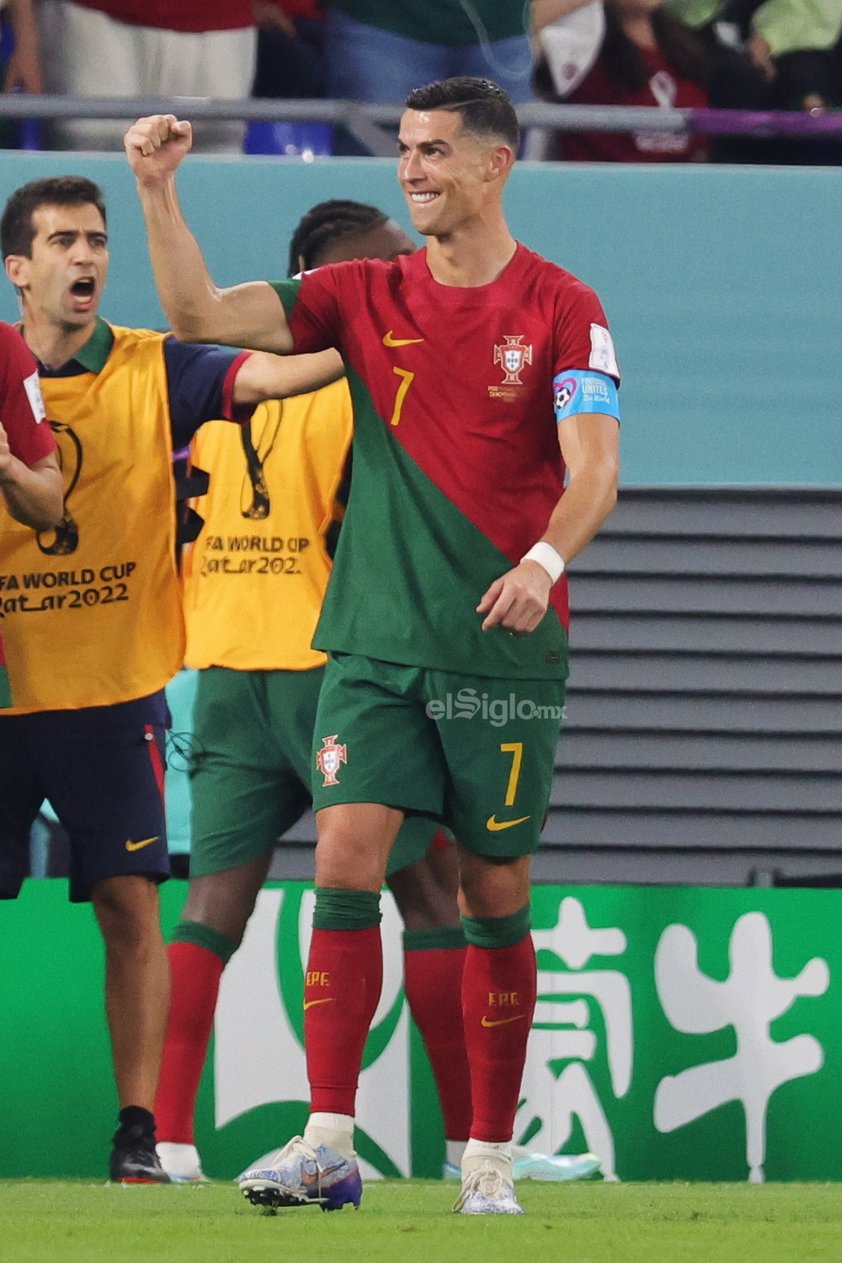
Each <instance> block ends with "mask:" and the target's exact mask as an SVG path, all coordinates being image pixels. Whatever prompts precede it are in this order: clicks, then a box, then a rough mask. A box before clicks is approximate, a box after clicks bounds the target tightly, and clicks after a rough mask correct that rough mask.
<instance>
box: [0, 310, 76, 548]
mask: <svg viewBox="0 0 842 1263" xmlns="http://www.w3.org/2000/svg"><path fill="white" fill-rule="evenodd" d="M0 496H2V498H3V500H4V501H5V504H6V508H7V510H8V512H9V515H10V516H11V517H13V518H14V519H15V521H16V522H20V523H21V524H22V525H23V526H29V527H34V528H35V530H36V531H39V530H48V529H49V528H50V527H51V526H55V525H57V523H58V522H59V520H60V518H61V515H62V512H63V510H64V488H63V486H62V481H61V471H60V470H59V467H58V461H57V460H56V441H55V439H54V438H53V432H52V430H51V429H50V427H49V425H46V424H45V414H44V400H43V399H42V397H41V388H40V386H39V385H38V365H37V364H36V362H35V359H34V357H33V355H32V352H31V351H30V350H29V348H28V347H27V345H26V343H25V342H24V340H23V338H22V337H21V336H20V334H19V333H18V331H17V329H13V328H12V326H11V325H7V324H3V323H1V322H0ZM4 543H5V541H4Z"/></svg>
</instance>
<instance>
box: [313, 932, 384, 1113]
mask: <svg viewBox="0 0 842 1263" xmlns="http://www.w3.org/2000/svg"><path fill="white" fill-rule="evenodd" d="M382 985H383V952H382V948H381V945H380V926H379V925H372V926H368V927H367V928H366V929H363V930H317V929H314V930H313V937H312V939H311V941H310V956H309V959H308V961H307V973H306V976H305V980H304V1042H305V1045H306V1048H307V1077H308V1079H309V1080H310V1109H311V1110H312V1111H313V1112H314V1113H315V1112H319V1113H321V1112H324V1113H328V1114H350V1115H351V1117H353V1116H354V1103H355V1099H356V1094H357V1080H358V1079H359V1074H360V1066H361V1065H362V1058H363V1048H364V1047H365V1041H366V1036H367V1035H368V1028H369V1027H370V1025H371V1022H372V1019H373V1018H374V1013H375V1010H376V1008H377V1003H378V1001H379V999H380V989H381V987H382Z"/></svg>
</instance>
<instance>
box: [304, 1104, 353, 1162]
mask: <svg viewBox="0 0 842 1263" xmlns="http://www.w3.org/2000/svg"><path fill="white" fill-rule="evenodd" d="M304 1139H305V1140H306V1141H307V1144H308V1145H312V1147H313V1148H314V1149H318V1147H319V1145H324V1146H325V1148H327V1149H332V1150H333V1151H334V1153H338V1154H339V1155H340V1157H342V1158H348V1159H351V1158H355V1157H356V1156H357V1155H356V1153H355V1152H354V1120H353V1118H352V1117H351V1115H350V1114H325V1113H315V1114H311V1115H310V1117H309V1119H308V1121H307V1126H306V1127H305V1128H304Z"/></svg>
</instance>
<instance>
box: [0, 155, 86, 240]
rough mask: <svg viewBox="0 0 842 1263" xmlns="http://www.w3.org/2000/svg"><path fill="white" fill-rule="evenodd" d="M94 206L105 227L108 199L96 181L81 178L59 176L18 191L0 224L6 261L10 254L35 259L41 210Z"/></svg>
mask: <svg viewBox="0 0 842 1263" xmlns="http://www.w3.org/2000/svg"><path fill="white" fill-rule="evenodd" d="M88 205H90V206H95V207H96V208H97V210H98V211H99V213H100V215H102V222H103V223H106V222H107V220H106V215H105V197H104V195H103V192H102V189H101V188H100V187H99V185H98V184H94V182H93V180H86V179H85V177H84V176H82V175H58V176H51V177H50V178H49V179H46V180H31V181H30V182H29V184H23V185H21V187H20V188H19V189H15V191H14V193H13V194H12V196H11V197H10V198H9V200H8V202H7V203H6V206H5V208H4V210H3V218H2V220H0V249H2V251H3V258H4V259H6V258H8V256H9V255H10V254H22V255H25V256H26V258H31V256H32V242H33V241H34V239H35V225H34V224H33V222H32V216H33V215H34V214H35V212H36V211H37V210H38V208H39V207H40V206H88Z"/></svg>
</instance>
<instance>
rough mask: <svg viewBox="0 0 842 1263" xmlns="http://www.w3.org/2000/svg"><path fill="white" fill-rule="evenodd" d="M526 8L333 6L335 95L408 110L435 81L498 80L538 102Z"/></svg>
mask: <svg viewBox="0 0 842 1263" xmlns="http://www.w3.org/2000/svg"><path fill="white" fill-rule="evenodd" d="M528 14H529V5H528V2H527V3H524V0H438V3H436V4H432V3H431V2H430V0H327V67H328V95H329V96H331V97H340V98H347V99H349V100H353V101H384V102H395V103H402V102H403V101H404V99H405V97H406V96H407V94H408V93H409V92H411V91H412V89H413V88H415V87H417V86H418V85H419V84H422V83H430V82H432V80H434V79H447V78H451V77H452V76H455V75H477V76H479V77H480V78H486V79H493V80H494V82H495V83H499V85H500V87H501V88H505V90H506V91H507V92H508V93H509V95H510V96H511V97H512V99H513V100H514V101H527V100H529V99H530V98H531V97H532V88H531V75H532V51H531V48H530V46H529V35H528V25H529V22H528Z"/></svg>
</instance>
